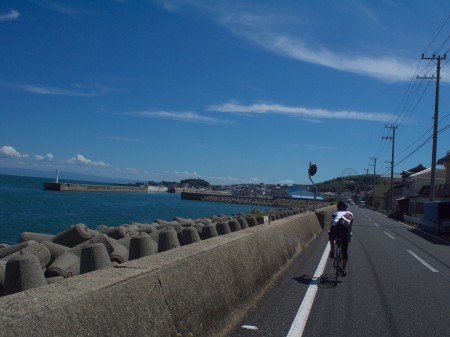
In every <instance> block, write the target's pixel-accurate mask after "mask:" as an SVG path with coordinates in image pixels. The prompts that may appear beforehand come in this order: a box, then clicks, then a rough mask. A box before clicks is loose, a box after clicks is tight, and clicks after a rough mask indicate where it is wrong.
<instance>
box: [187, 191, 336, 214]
mask: <svg viewBox="0 0 450 337" xmlns="http://www.w3.org/2000/svg"><path fill="white" fill-rule="evenodd" d="M181 199H187V200H198V201H210V202H223V203H232V204H244V205H259V206H269V207H280V208H291V207H293V208H301V209H302V211H303V212H305V211H307V210H313V209H314V208H319V207H325V206H326V205H329V202H328V201H326V200H315V201H314V200H313V199H301V198H285V197H274V198H257V197H238V196H232V195H221V194H213V193H209V192H208V193H202V192H185V191H182V192H181Z"/></svg>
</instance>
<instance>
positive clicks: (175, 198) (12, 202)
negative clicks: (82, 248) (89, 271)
mask: <svg viewBox="0 0 450 337" xmlns="http://www.w3.org/2000/svg"><path fill="white" fill-rule="evenodd" d="M44 181H49V179H47V178H33V177H19V176H10V175H0V243H2V242H3V243H8V244H13V243H16V242H17V240H18V238H19V236H20V234H21V233H22V232H35V233H46V234H57V233H59V232H61V231H63V230H64V229H66V228H67V227H69V226H71V225H74V224H77V223H84V224H86V225H87V226H88V227H89V228H92V229H95V227H97V226H98V225H100V224H104V225H107V226H118V225H121V224H127V223H131V222H142V223H151V222H153V221H154V220H155V219H163V220H172V219H173V218H174V217H177V216H178V217H183V218H192V219H195V218H199V217H210V216H212V215H217V214H226V215H232V214H234V213H238V212H244V211H247V210H250V209H252V208H257V209H261V210H265V209H267V207H258V206H252V205H236V204H226V203H214V202H202V201H192V200H182V199H181V198H180V194H178V193H175V194H172V193H155V194H153V193H149V194H147V193H115V192H58V191H46V190H44ZM64 182H66V181H64ZM67 182H69V181H67ZM78 183H80V182H78ZM91 183H92V182H91Z"/></svg>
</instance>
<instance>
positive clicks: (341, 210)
mask: <svg viewBox="0 0 450 337" xmlns="http://www.w3.org/2000/svg"><path fill="white" fill-rule="evenodd" d="M352 225H353V214H352V212H349V211H347V204H346V203H345V202H343V201H339V202H338V204H337V211H336V212H334V213H333V215H332V222H331V227H330V231H329V232H328V238H329V240H330V245H331V251H330V257H331V258H334V240H335V239H341V240H342V246H341V247H342V256H343V270H342V276H346V275H347V272H346V270H345V267H346V266H347V260H348V242H349V239H350V233H351V231H352Z"/></svg>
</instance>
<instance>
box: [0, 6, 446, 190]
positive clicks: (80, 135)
mask: <svg viewBox="0 0 450 337" xmlns="http://www.w3.org/2000/svg"><path fill="white" fill-rule="evenodd" d="M449 14H450V2H448V1H440V0H438V1H432V2H426V1H415V0H403V1H392V0H386V1H384V0H380V1H349V0H342V1H331V0H317V1H299V0H292V1H264V0H260V1H255V0H253V1H250V0H249V1H247V0H240V1H217V0H208V1H206V0H205V1H199V0H185V1H178V0H174V1H171V0H154V1H152V0H148V1H102V0H99V1H45V0H42V1H37V0H36V1H27V0H23V1H8V0H3V1H1V2H0V30H1V34H0V44H1V48H0V60H1V62H0V118H1V122H0V170H1V168H2V167H3V168H5V167H8V168H31V169H37V170H42V171H52V170H55V169H56V168H59V169H60V171H67V172H77V173H85V174H94V175H98V176H102V177H111V178H112V177H114V178H124V179H128V180H130V181H134V180H139V181H142V180H156V181H161V180H170V181H179V180H181V179H186V178H202V179H205V180H207V181H209V182H210V183H213V184H237V183H283V184H292V183H309V182H310V181H309V179H308V174H307V170H308V166H309V163H310V162H312V163H316V164H317V165H318V171H317V174H316V175H315V177H314V178H313V180H314V181H315V182H321V181H326V180H329V179H332V178H335V177H339V176H342V175H349V174H364V173H366V172H369V173H373V170H374V164H375V163H376V173H377V174H383V173H388V172H390V166H389V165H390V163H389V162H390V161H391V146H392V142H391V141H390V140H389V139H383V138H386V137H391V136H392V135H393V132H392V130H393V129H392V128H390V126H396V127H397V128H396V131H395V138H396V139H395V159H394V163H395V169H394V171H395V172H401V171H403V170H406V169H408V168H411V167H414V166H416V165H418V164H420V163H422V164H423V165H424V166H426V167H430V165H431V152H432V151H431V149H432V142H431V135H432V128H433V112H434V102H435V99H434V97H435V82H434V80H432V79H416V77H417V76H432V75H435V73H436V61H433V60H425V59H421V55H422V53H424V55H425V56H426V57H431V56H432V55H433V53H434V54H435V55H436V56H437V55H441V56H443V55H444V54H445V53H447V52H448V51H449V49H450V41H449V38H450V22H449ZM449 55H450V54H449ZM447 62H448V61H447V60H442V61H441V66H442V68H441V86H440V100H439V130H440V132H439V136H438V147H437V158H441V157H443V156H445V154H446V151H447V150H450V132H449V130H448V129H449V125H450V118H449V105H450V100H449V94H450V91H449V83H450V72H449V69H448V63H447ZM373 158H376V162H375V160H374V159H373Z"/></svg>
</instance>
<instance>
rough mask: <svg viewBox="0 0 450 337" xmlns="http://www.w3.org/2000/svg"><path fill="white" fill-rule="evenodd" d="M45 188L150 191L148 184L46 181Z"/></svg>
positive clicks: (71, 190) (57, 189) (82, 190)
mask: <svg viewBox="0 0 450 337" xmlns="http://www.w3.org/2000/svg"><path fill="white" fill-rule="evenodd" d="M44 190H48V191H61V192H69V191H70V192H145V193H147V192H148V187H147V186H125V185H93V184H73V183H55V182H53V183H52V182H45V183H44Z"/></svg>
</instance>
